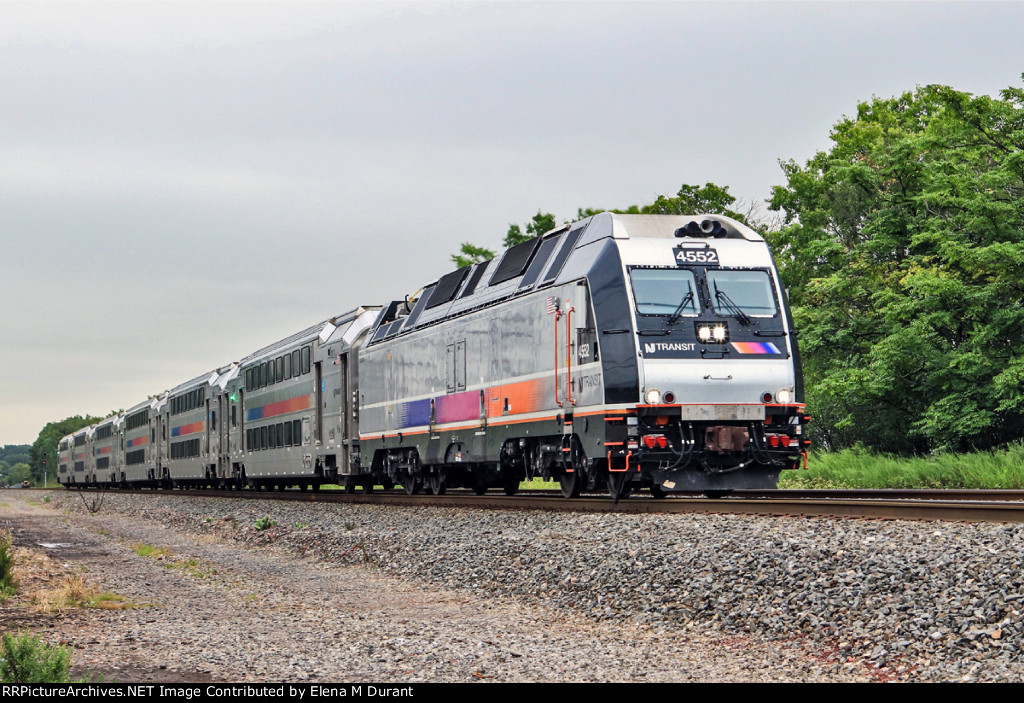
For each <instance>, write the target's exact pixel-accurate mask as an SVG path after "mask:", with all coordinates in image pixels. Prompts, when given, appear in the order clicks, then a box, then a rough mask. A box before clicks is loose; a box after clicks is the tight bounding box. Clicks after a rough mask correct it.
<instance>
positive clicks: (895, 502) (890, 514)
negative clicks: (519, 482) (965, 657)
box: [112, 490, 1024, 523]
mask: <svg viewBox="0 0 1024 703" xmlns="http://www.w3.org/2000/svg"><path fill="white" fill-rule="evenodd" d="M112 492H124V493H134V494H141V495H163V496H179V497H201V498H252V499H261V500H265V499H269V500H290V501H300V502H303V501H304V502H312V503H354V504H374V505H385V504H386V505H404V506H419V507H426V506H431V507H454V508H488V509H504V510H557V511H562V512H591V513H661V514H686V513H698V514H737V515H763V516H777V517H782V516H790V517H841V518H860V519H882V520H932V521H952V522H1003V523H1020V522H1024V495H1018V496H1016V498H1014V499H1012V500H1011V499H1009V497H1007V496H1005V495H1003V496H1002V499H1001V500H956V499H951V498H947V499H945V500H940V499H939V498H938V497H935V498H927V499H921V498H920V496H918V497H916V498H915V499H909V498H899V497H898V496H897V497H893V496H891V495H889V494H888V493H885V494H883V495H882V496H880V497H878V496H877V494H878V492H857V493H858V494H863V495H866V496H869V497H863V498H849V497H847V496H845V495H843V494H842V493H843V492H835V491H816V492H815V493H816V494H818V495H816V496H815V497H810V498H809V497H804V493H806V492H802V491H795V492H792V493H795V494H797V495H793V496H790V495H781V494H783V493H789V492H779V491H776V492H771V495H772V496H773V497H770V498H764V497H758V498H753V497H745V496H743V494H744V493H757V494H759V495H760V494H764V493H768V492H764V491H761V492H751V491H746V492H741V491H736V492H735V493H733V494H732V496H735V497H729V498H718V499H708V498H702V497H672V498H666V499H654V498H650V497H647V496H642V495H641V496H634V497H631V498H628V499H626V500H621V501H619V503H618V504H613V503H612V501H611V498H609V497H608V496H607V495H601V494H591V495H585V496H582V497H580V498H573V499H565V498H562V497H561V496H554V495H520V496H518V497H509V496H505V495H500V494H497V493H494V494H486V495H483V496H477V495H474V494H472V493H471V492H469V491H452V492H450V493H448V494H446V495H443V496H434V495H429V494H428V495H415V496H408V495H405V493H402V492H378V493H370V494H366V493H354V494H349V493H345V492H343V491H334V490H329V491H318V492H302V491H294V490H289V491H259V492H253V491H219V490H218V491H215V490H175V491H161V492H156V491H150V490H136V491H112ZM896 493H899V492H896ZM930 493H933V492H929V494H930ZM1017 493H1020V492H1017ZM871 496H875V497H871Z"/></svg>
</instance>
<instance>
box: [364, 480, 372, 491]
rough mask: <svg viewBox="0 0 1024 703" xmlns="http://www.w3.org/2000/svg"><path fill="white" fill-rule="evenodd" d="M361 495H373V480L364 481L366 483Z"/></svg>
mask: <svg viewBox="0 0 1024 703" xmlns="http://www.w3.org/2000/svg"><path fill="white" fill-rule="evenodd" d="M363 493H365V494H366V495H370V494H371V493H373V479H372V478H368V479H366V483H364V484H363Z"/></svg>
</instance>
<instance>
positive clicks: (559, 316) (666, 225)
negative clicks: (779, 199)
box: [61, 213, 808, 500]
mask: <svg viewBox="0 0 1024 703" xmlns="http://www.w3.org/2000/svg"><path fill="white" fill-rule="evenodd" d="M802 395H803V389H802V379H801V375H800V366H799V358H798V350H797V345H796V340H795V337H794V331H793V328H792V322H791V320H790V317H789V314H788V310H787V306H786V300H785V295H784V292H783V290H782V289H781V287H780V284H779V278H778V273H777V271H776V269H775V266H774V263H773V262H772V258H771V255H770V253H769V251H768V247H767V245H766V243H765V241H764V239H763V238H762V237H761V236H760V235H758V234H757V233H756V232H754V231H753V230H751V229H750V228H748V227H746V226H744V225H743V224H741V223H739V222H736V221H734V220H732V219H730V218H727V217H722V216H696V217H685V216H651V215H644V216H642V215H617V214H612V213H601V214H598V215H595V216H593V217H591V218H588V219H586V220H582V221H580V222H576V223H573V224H569V225H566V226H564V227H561V228H559V229H556V230H554V231H552V232H549V233H547V234H545V235H544V236H542V237H539V238H537V239H533V240H530V241H528V242H525V243H523V244H520V245H518V246H515V247H512V248H511V249H509V250H507V251H506V252H504V253H503V254H502V255H501V256H499V257H496V258H495V259H493V260H491V261H487V262H484V263H480V264H475V265H473V266H470V267H467V268H464V269H460V270H458V271H453V272H451V273H449V274H447V275H445V276H443V277H441V278H440V279H438V280H436V281H434V282H432V283H429V284H427V285H426V286H424V287H423V288H422V289H421V290H420V291H419V292H418V293H417V294H415V295H414V296H412V297H410V298H406V299H404V300H400V301H394V302H392V303H390V304H389V305H386V306H383V307H370V308H357V309H356V310H353V311H352V312H350V313H346V314H345V315H340V316H337V317H334V318H331V319H330V320H327V321H325V322H323V323H320V324H318V325H314V326H313V327H310V328H308V329H306V330H303V331H302V332H299V333H297V334H295V335H293V336H291V337H289V338H287V339H284V340H281V341H279V342H277V343H275V344H272V345H270V346H268V347H266V348H264V349H261V350H259V351H258V352H255V353H254V354H251V355H249V356H247V357H245V358H243V359H242V360H241V361H239V362H236V363H232V364H228V365H226V366H223V367H220V368H218V369H215V370H213V371H211V372H208V373H206V374H203V375H202V376H198V377H196V378H194V379H192V380H191V381H188V382H186V383H184V384H181V385H180V386H178V387H176V388H174V389H172V390H171V391H170V392H167V393H164V394H162V395H160V396H157V397H155V398H152V399H150V400H148V401H146V402H144V403H140V404H139V405H137V406H135V407H133V408H131V409H130V410H128V411H127V412H125V413H123V414H122V415H121V416H118V417H116V418H112V419H109V418H108V419H107V420H104V421H103V422H102V423H99V424H98V425H97V426H95V427H93V428H89V429H88V430H83V431H81V432H79V433H75V434H74V435H69V436H68V437H66V438H64V439H63V440H62V444H61V446H62V447H66V450H65V449H62V452H64V453H62V454H61V457H62V461H65V459H66V461H67V462H68V465H69V466H73V467H74V468H73V469H72V470H69V471H68V472H67V473H66V474H63V473H62V474H61V482H62V483H65V484H67V485H101V486H102V485H112V484H115V483H120V484H127V485H151V486H177V485H217V486H250V487H255V488H270V487H275V488H283V487H286V486H293V485H297V486H301V487H303V488H305V487H306V486H312V487H314V488H317V487H319V485H320V484H322V483H325V482H340V483H343V484H344V485H345V486H346V488H347V489H349V490H355V488H356V487H358V486H362V487H363V489H364V490H367V491H369V490H372V488H373V486H375V485H384V486H393V485H396V484H400V485H402V486H403V487H404V489H405V490H406V491H407V492H408V493H415V492H417V491H419V490H422V489H424V488H426V489H429V490H431V491H433V492H434V493H437V494H440V493H443V492H444V491H445V490H447V489H448V488H449V487H469V488H472V489H474V490H476V491H477V492H481V493H482V492H484V491H486V490H488V489H489V488H492V487H498V488H501V489H503V490H504V491H505V492H506V493H508V494H510V495H511V494H513V493H515V492H516V490H517V488H518V486H519V484H520V482H521V481H522V480H524V479H529V478H534V477H543V478H548V479H554V480H557V481H558V482H559V484H560V485H561V488H562V492H563V494H564V495H565V496H567V497H571V496H576V495H579V493H580V492H581V491H582V490H596V489H601V490H608V491H609V492H610V493H611V494H612V496H613V497H614V498H615V499H616V500H617V499H619V498H622V497H624V496H626V495H628V494H629V493H630V492H633V491H635V490H638V489H641V488H647V489H649V490H650V491H651V492H652V493H653V494H655V495H663V494H665V493H667V492H672V491H694V490H696V491H705V492H707V493H709V494H715V493H717V492H725V491H728V490H730V489H733V488H763V487H774V486H775V484H776V482H777V480H778V476H779V472H780V471H782V470H783V469H793V468H797V466H798V465H799V464H800V462H801V461H803V460H804V458H805V456H806V453H805V452H806V446H807V444H808V442H807V440H806V439H805V438H804V435H803V426H804V424H805V423H806V422H807V420H808V418H807V416H806V415H805V414H804V405H803V403H802ZM107 428H109V431H110V434H109V435H108V434H107V431H108V429H107ZM101 435H102V436H101ZM80 447H84V448H83V449H82V450H81V451H80V450H79V448H80ZM80 453H81V457H80V458H79V454H80ZM65 454H67V456H66V457H65ZM72 454H73V455H74V456H73V457H72V456H71V455H72ZM107 455H109V462H107V463H106V464H105V465H104V466H103V467H102V468H101V467H100V466H99V461H100V460H101V459H104V458H106V457H107ZM79 464H81V466H80V467H79Z"/></svg>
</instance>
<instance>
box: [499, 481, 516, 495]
mask: <svg viewBox="0 0 1024 703" xmlns="http://www.w3.org/2000/svg"><path fill="white" fill-rule="evenodd" d="M502 488H504V490H505V495H507V496H514V495H515V494H516V493H518V492H519V481H518V480H515V481H509V482H508V483H506V484H505V485H504V486H503V487H502Z"/></svg>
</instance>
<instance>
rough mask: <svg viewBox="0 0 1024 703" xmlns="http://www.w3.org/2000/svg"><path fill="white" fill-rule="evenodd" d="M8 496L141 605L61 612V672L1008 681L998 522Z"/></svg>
mask: <svg viewBox="0 0 1024 703" xmlns="http://www.w3.org/2000/svg"><path fill="white" fill-rule="evenodd" d="M27 493H28V492H27ZM37 495H38V494H37ZM20 497H21V496H19V498H20ZM90 499H91V500H95V497H94V496H90ZM16 507H17V510H16V511H15V512H18V511H20V512H18V515H27V514H29V513H31V514H37V513H38V514H44V513H47V512H49V513H50V514H51V515H52V512H53V510H54V509H57V510H59V511H60V514H61V515H63V518H62V519H64V520H66V521H67V524H66V525H64V528H63V529H65V530H66V531H67V535H66V537H67V539H69V540H73V541H74V542H76V543H78V544H80V545H82V544H87V545H89V547H90V548H91V549H93V550H98V551H101V552H103V554H104V555H105V556H104V561H103V562H102V564H100V563H99V562H97V563H96V564H92V565H90V566H89V567H88V569H89V574H90V577H91V578H94V579H97V580H98V581H99V582H101V583H102V586H103V588H106V589H110V590H112V591H115V592H117V593H120V594H123V595H125V596H126V597H129V598H131V599H132V600H134V601H137V602H139V603H144V604H146V607H143V608H137V609H132V610H117V611H94V612H92V613H89V614H83V613H81V612H79V613H77V614H68V615H66V616H65V617H67V618H68V623H66V624H68V625H70V624H72V623H73V622H74V621H75V620H74V619H75V618H79V619H80V620H81V621H82V622H85V620H88V621H89V622H90V623H92V626H94V627H95V628H96V631H95V632H94V633H93V635H92V636H91V637H87V636H86V635H84V634H82V635H79V638H78V640H76V641H75V642H74V643H75V644H76V646H77V647H78V650H77V651H76V654H75V661H76V663H79V664H80V665H81V664H84V665H86V666H88V665H90V664H92V663H93V662H97V663H100V662H107V663H108V664H109V662H110V661H111V658H112V657H113V658H115V659H116V658H121V659H122V660H124V661H130V662H131V664H132V665H133V666H136V667H138V666H165V667H168V668H169V669H170V670H171V671H172V672H179V673H181V674H182V675H183V676H186V675H201V676H208V677H210V678H211V680H225V681H259V680H271V681H276V680H297V681H310V680H312V681H382V682H389V683H395V682H419V681H857V680H864V681H894V680H895V681H1020V680H1022V679H1024V652H1022V647H1024V617H1022V612H1024V605H1022V600H1024V573H1022V569H1021V565H1022V557H1021V553H1022V532H1024V527H1022V526H1017V525H999V524H959V523H941V522H909V521H884V522H883V521H870V520H840V519H817V518H785V517H783V518H779V517H755V516H739V515H656V514H645V515H639V516H637V515H623V514H614V513H607V514H577V513H562V512H541V511H529V510H484V509H465V508H458V509H456V508H438V507H428V506H424V507H392V506H380V505H359V504H325V503H305V502H294V503H292V502H285V501H261V500H258V499H251V500H224V499H217V498H192V497H184V496H175V495H134V496H123V495H113V494H109V495H104V496H103V497H102V501H101V504H100V506H99V510H98V512H96V513H95V514H90V513H89V511H87V510H86V501H83V500H82V499H81V497H80V496H78V495H76V494H57V495H55V496H54V497H53V500H52V502H51V503H50V504H48V505H45V506H44V505H38V504H37V505H36V506H33V507H30V506H27V505H25V504H24V503H23V502H22V501H20V500H19V501H17V504H16ZM91 507H95V506H91ZM10 510H11V509H10V508H9V509H8V511H5V512H0V518H8V519H9V517H8V516H9V515H10V514H11V513H10ZM18 515H16V516H15V517H18ZM12 522H13V524H14V527H15V528H16V535H17V524H18V521H17V520H16V519H15V520H13V521H12ZM260 527H262V528H263V529H260ZM138 543H146V544H152V545H155V546H160V547H166V548H168V549H169V550H170V551H171V553H172V555H173V556H169V557H161V558H159V559H154V558H153V557H152V556H140V555H139V554H137V553H136V552H135V551H134V550H133V549H132V545H133V544H138ZM161 559H163V560H164V561H165V562H167V561H170V562H171V564H170V567H169V568H164V567H166V566H168V564H167V563H164V564H161ZM188 560H191V561H192V562H193V564H192V566H191V567H187V566H181V565H182V564H187V563H188ZM60 630H61V624H60V623H55V624H53V626H52V631H51V634H58V635H59V634H60ZM93 665H94V666H95V665H96V664H93ZM118 680H123V679H118Z"/></svg>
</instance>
